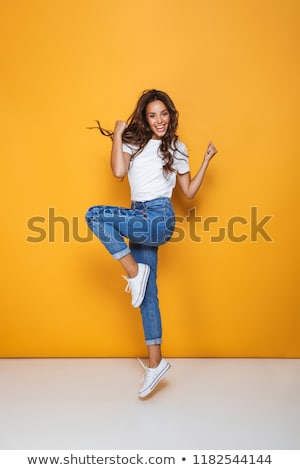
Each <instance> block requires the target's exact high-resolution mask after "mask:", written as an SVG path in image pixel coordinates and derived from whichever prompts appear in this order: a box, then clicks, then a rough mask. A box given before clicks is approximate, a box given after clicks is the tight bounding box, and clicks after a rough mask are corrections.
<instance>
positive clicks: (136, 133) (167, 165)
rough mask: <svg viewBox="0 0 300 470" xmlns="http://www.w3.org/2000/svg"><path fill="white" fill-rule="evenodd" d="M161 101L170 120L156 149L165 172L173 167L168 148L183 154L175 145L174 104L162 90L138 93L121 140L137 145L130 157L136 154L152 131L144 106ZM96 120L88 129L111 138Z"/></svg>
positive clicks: (176, 117)
mask: <svg viewBox="0 0 300 470" xmlns="http://www.w3.org/2000/svg"><path fill="white" fill-rule="evenodd" d="M157 100H159V101H162V103H164V105H165V106H166V108H167V110H168V111H169V114H170V122H169V125H168V128H167V132H166V134H165V135H164V136H163V137H162V139H161V144H160V146H159V149H158V151H159V152H160V153H161V155H162V157H163V161H164V165H163V170H164V173H165V174H168V173H171V172H174V171H175V170H174V169H173V167H172V166H173V161H174V157H173V153H172V152H170V150H172V151H174V150H177V151H178V152H179V153H181V154H182V155H184V154H183V153H182V152H181V151H180V149H179V148H178V147H177V141H178V136H177V134H176V132H177V126H178V111H177V110H176V108H175V105H174V103H173V101H172V100H171V98H170V97H169V96H168V95H167V93H165V92H164V91H160V90H155V89H152V90H145V91H143V93H142V94H141V95H140V97H139V100H138V102H137V105H136V108H135V110H134V111H133V113H132V114H131V115H130V116H129V118H128V119H127V121H126V122H127V124H128V125H127V127H126V129H125V131H124V132H123V134H122V141H123V142H125V143H127V144H129V145H130V144H132V145H133V146H135V147H137V150H136V151H135V152H134V154H133V155H132V159H133V158H134V157H135V156H136V155H138V154H139V153H140V152H142V150H143V149H144V148H145V146H146V145H147V143H148V142H149V140H150V139H151V138H152V135H153V133H152V131H151V129H150V127H149V124H148V122H147V119H146V108H147V105H148V104H149V103H151V102H152V101H157ZM96 122H97V127H90V128H89V129H99V131H100V132H101V134H103V135H105V136H107V137H110V138H111V139H112V138H113V132H112V131H109V130H107V129H103V127H102V126H101V124H100V122H99V121H96Z"/></svg>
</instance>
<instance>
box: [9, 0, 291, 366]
mask: <svg viewBox="0 0 300 470" xmlns="http://www.w3.org/2000/svg"><path fill="white" fill-rule="evenodd" d="M299 10H300V8H299V2H298V1H297V0H294V1H293V0H276V1H274V0H226V1H225V0H206V1H205V0H186V1H184V2H183V1H179V0H178V1H174V0H164V1H163V2H149V1H145V0H127V1H123V0H116V1H114V2H109V1H104V0H27V1H26V2H24V1H23V0H12V1H10V2H5V3H4V4H3V5H2V7H1V19H0V22H1V25H0V26H1V27H0V35H1V41H0V44H1V49H2V50H1V131H2V132H1V134H2V136H1V192H2V197H1V215H2V229H1V331H0V355H1V356H2V357H47V356H50V357H51V356H53V357H59V356H65V357H72V356H82V357H88V356H98V357H104V356H136V355H142V354H144V353H146V348H145V346H144V339H143V331H142V326H141V321H140V317H139V312H138V310H134V309H132V308H131V306H130V297H129V296H128V295H127V294H125V293H124V292H123V289H124V287H125V286H124V281H123V280H122V279H121V277H120V274H121V272H122V271H121V268H120V266H119V264H118V263H117V262H115V261H114V260H112V259H111V258H110V256H109V254H108V253H107V252H106V251H105V250H104V248H103V247H102V246H101V244H100V243H99V242H98V241H97V240H94V241H90V242H85V243H84V242H81V243H80V242H78V241H76V240H75V239H74V237H73V234H74V227H75V223H76V222H74V221H75V220H77V221H78V223H79V233H80V235H81V237H85V236H87V229H86V225H85V222H84V215H85V211H86V209H87V208H88V207H89V206H91V205H95V204H119V205H123V206H126V205H128V203H129V190H128V186H127V183H126V181H124V182H123V183H120V182H119V181H118V180H116V179H114V178H113V176H112V175H111V172H110V166H109V151H110V140H109V139H106V138H104V137H102V136H100V134H99V133H98V132H96V131H89V130H87V129H86V127H88V126H92V125H93V120H95V119H100V120H101V122H102V124H103V125H104V126H106V127H108V128H112V127H113V125H114V121H115V120H116V119H126V118H127V117H128V116H129V114H130V113H131V112H132V111H133V108H134V106H135V104H136V101H137V98H138V96H139V94H140V92H141V91H142V90H144V89H146V88H152V87H155V88H158V89H162V90H165V91H166V92H168V93H169V94H170V96H171V97H172V98H173V100H174V102H175V104H176V106H177V108H178V109H179V111H180V128H179V134H180V138H181V140H183V141H184V142H185V143H186V145H187V147H188V149H189V154H190V165H191V169H192V172H193V173H194V172H195V171H196V170H197V169H198V167H199V165H200V164H201V161H202V158H203V154H204V151H205V149H206V145H207V143H208V141H209V140H213V142H214V143H215V145H216V146H217V147H218V149H219V153H218V155H217V156H216V157H215V159H214V160H213V162H212V163H211V166H210V167H209V169H208V173H207V175H206V179H205V181H204V184H203V187H202V188H201V190H200V192H199V193H198V195H197V196H196V198H195V199H194V200H193V201H187V200H184V198H183V196H182V195H181V194H180V192H179V191H178V190H176V192H175V194H174V206H175V209H176V212H177V215H178V216H180V217H186V216H187V215H188V211H189V209H191V208H193V207H196V211H197V214H196V215H197V216H201V217H202V219H205V218H206V217H209V216H216V217H218V221H219V222H218V224H214V225H213V226H212V230H211V232H203V224H202V223H200V222H199V223H197V226H196V231H197V235H201V237H202V241H201V242H195V241H193V240H191V239H190V237H189V236H188V229H189V226H188V224H187V223H182V224H181V229H184V230H185V233H186V236H185V238H184V240H183V241H181V242H180V243H179V242H178V243H175V242H174V243H169V244H168V245H166V246H165V247H162V248H161V250H160V265H159V289H160V303H161V310H162V314H163V327H164V348H163V352H164V355H165V356H169V357H170V356H179V357H189V356H198V357H299V355H300V339H299V329H300V319H299V311H300V309H299V300H298V299H299V292H298V291H299V278H298V274H299V271H298V266H299V241H298V239H299V223H298V219H299V213H298V209H299V189H298V188H299V169H300V168H299V155H300V154H299V129H298V123H299V64H300V61H299V31H300V27H299ZM250 207H257V210H258V219H259V220H261V219H262V218H263V217H264V216H265V215H271V216H272V219H271V220H270V221H269V222H268V223H267V224H266V225H265V230H266V231H267V232H268V233H269V235H270V236H271V238H272V242H267V241H266V240H265V239H264V238H263V237H262V236H261V235H259V236H258V241H256V242H255V241H251V240H250V228H249V227H250V226H249V223H248V224H245V225H242V224H236V225H235V233H236V236H239V235H241V234H243V233H245V234H247V240H245V241H243V242H240V243H237V242H233V241H230V239H229V238H228V236H226V238H225V240H223V241H222V242H219V243H214V242H211V237H212V236H216V235H217V233H218V227H226V225H227V222H228V219H230V218H231V217H234V216H240V217H244V218H245V219H247V221H249V220H250ZM49 208H54V209H52V210H54V211H55V215H56V216H60V217H64V218H65V219H66V221H67V224H69V229H70V234H69V240H67V241H64V235H65V236H67V235H66V231H65V232H64V230H63V223H62V222H59V221H57V222H56V224H55V230H54V233H53V234H54V236H55V240H54V241H52V242H50V241H49V240H48V239H47V238H46V239H45V240H44V241H42V242H40V243H37V242H35V243H32V242H29V241H28V240H27V238H28V237H37V236H38V234H37V233H36V232H35V233H34V232H33V231H32V230H30V229H29V227H28V221H29V219H31V218H32V217H36V216H37V217H38V216H39V217H44V222H41V221H40V223H39V224H36V225H38V226H39V227H42V228H43V229H44V230H45V233H47V236H48V235H49V231H50V226H49V217H48V211H49Z"/></svg>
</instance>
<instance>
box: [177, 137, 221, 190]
mask: <svg viewBox="0 0 300 470" xmlns="http://www.w3.org/2000/svg"><path fill="white" fill-rule="evenodd" d="M216 153H217V149H216V147H215V146H214V145H213V144H212V143H211V142H210V143H209V144H208V147H207V150H206V152H205V155H204V159H203V162H202V165H201V167H200V168H199V170H198V172H197V173H196V175H195V176H194V178H191V174H190V172H188V173H184V174H183V175H179V174H178V175H177V181H178V184H179V186H180V189H181V190H182V192H183V194H184V195H185V196H186V197H187V198H188V199H193V197H194V196H195V195H196V194H197V192H198V190H199V189H200V186H201V184H202V181H203V179H204V175H205V173H206V170H207V167H208V165H209V162H210V160H211V159H212V157H213V156H214V155H215V154H216Z"/></svg>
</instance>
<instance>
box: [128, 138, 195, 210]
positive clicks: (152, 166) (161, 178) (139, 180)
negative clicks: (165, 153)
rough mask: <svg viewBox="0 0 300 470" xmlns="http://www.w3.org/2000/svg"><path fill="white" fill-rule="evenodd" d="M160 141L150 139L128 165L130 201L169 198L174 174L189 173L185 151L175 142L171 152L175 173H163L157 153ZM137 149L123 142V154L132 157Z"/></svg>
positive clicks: (160, 159) (159, 155)
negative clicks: (175, 146) (174, 147)
mask: <svg viewBox="0 0 300 470" xmlns="http://www.w3.org/2000/svg"><path fill="white" fill-rule="evenodd" d="M160 144H161V140H156V139H150V140H149V142H148V143H147V145H146V146H145V148H144V149H143V151H142V152H141V153H139V154H138V155H136V156H135V157H134V158H133V159H132V160H131V161H130V164H129V169H128V180H129V185H130V190H131V200H132V201H150V200H152V199H156V198H158V197H171V196H172V191H173V188H174V186H175V184H176V173H179V174H180V175H181V174H184V173H187V172H189V171H190V168H189V164H188V158H187V149H186V146H185V145H184V143H183V142H180V141H177V143H176V145H177V147H178V149H179V150H180V151H181V152H183V153H184V154H185V155H182V154H181V153H180V152H178V151H176V150H173V151H172V150H171V152H173V157H174V162H173V168H174V170H175V171H176V173H173V172H172V173H168V174H167V175H165V174H164V172H163V158H162V156H161V154H160V153H159V152H158V148H159V146H160ZM136 150H137V147H136V146H134V145H131V144H126V143H124V142H123V152H127V153H129V154H130V155H133V154H134V152H135V151H136Z"/></svg>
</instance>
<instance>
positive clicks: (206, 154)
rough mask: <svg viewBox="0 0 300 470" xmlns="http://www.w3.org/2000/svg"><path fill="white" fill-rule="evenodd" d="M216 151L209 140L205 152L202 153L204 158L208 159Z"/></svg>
mask: <svg viewBox="0 0 300 470" xmlns="http://www.w3.org/2000/svg"><path fill="white" fill-rule="evenodd" d="M217 152H218V150H217V149H216V147H215V146H214V144H213V143H212V142H209V144H208V146H207V149H206V152H205V154H204V160H207V161H210V160H211V159H212V157H214V156H215V155H216V153H217Z"/></svg>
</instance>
